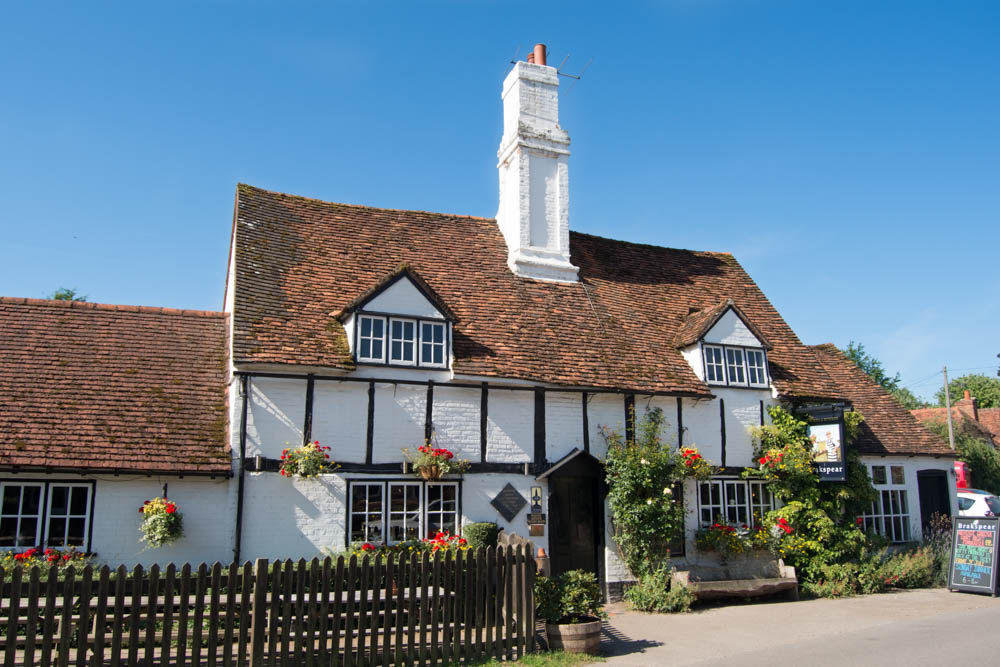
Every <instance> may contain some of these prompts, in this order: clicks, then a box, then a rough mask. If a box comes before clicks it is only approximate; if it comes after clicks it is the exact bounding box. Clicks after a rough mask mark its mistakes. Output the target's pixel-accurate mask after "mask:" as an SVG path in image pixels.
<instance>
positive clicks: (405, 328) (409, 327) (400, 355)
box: [389, 318, 417, 366]
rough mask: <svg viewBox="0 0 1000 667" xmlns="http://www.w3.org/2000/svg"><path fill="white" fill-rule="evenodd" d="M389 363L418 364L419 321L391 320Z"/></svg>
mask: <svg viewBox="0 0 1000 667" xmlns="http://www.w3.org/2000/svg"><path fill="white" fill-rule="evenodd" d="M389 331H390V333H391V336H390V339H389V363H390V364H399V365H401V366H416V365H417V349H416V348H417V323H416V322H415V321H413V320H398V319H396V318H392V319H391V320H389Z"/></svg>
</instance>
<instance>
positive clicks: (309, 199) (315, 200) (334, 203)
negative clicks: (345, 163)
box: [236, 183, 496, 222]
mask: <svg viewBox="0 0 1000 667" xmlns="http://www.w3.org/2000/svg"><path fill="white" fill-rule="evenodd" d="M241 188H245V189H250V190H257V191H258V192H266V193H267V194H271V195H278V196H279V197H289V198H290V199H301V200H302V201H307V202H313V203H316V204H328V205H330V206H347V207H348V208H360V209H367V210H369V211H387V212H390V213H421V214H423V215H443V216H445V217H448V218H465V219H467V220H484V221H487V222H496V218H487V217H484V216H481V215H468V214H465V213H442V212H440V211H424V210H421V209H414V208H385V207H383V206H369V205H367V204H348V203H346V202H338V201H329V200H327V199H320V198H318V197H306V196H305V195H295V194H291V193H288V192H278V191H277V190H268V189H267V188H260V187H257V186H256V185H250V184H249V183H237V184H236V190H237V192H239V191H240V189H241Z"/></svg>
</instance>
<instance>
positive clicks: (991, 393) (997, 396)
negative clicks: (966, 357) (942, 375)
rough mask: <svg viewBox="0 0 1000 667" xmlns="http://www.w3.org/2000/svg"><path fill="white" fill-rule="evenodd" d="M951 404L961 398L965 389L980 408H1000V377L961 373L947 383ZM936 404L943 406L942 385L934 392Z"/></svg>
mask: <svg viewBox="0 0 1000 667" xmlns="http://www.w3.org/2000/svg"><path fill="white" fill-rule="evenodd" d="M948 390H949V391H950V393H951V402H952V404H954V403H955V401H957V400H959V399H960V398H962V395H963V394H964V392H965V391H968V392H969V393H970V394H972V395H973V396H974V397H975V398H976V399H977V400H978V401H979V407H981V408H1000V379H998V378H994V377H989V376H988V375H979V374H977V373H973V374H971V375H963V376H962V377H957V378H955V379H954V380H952V381H951V382H949V383H948ZM936 396H937V401H938V405H940V406H944V404H945V402H944V387H941V388H940V389H938V392H937V394H936Z"/></svg>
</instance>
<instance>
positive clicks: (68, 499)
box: [45, 484, 93, 547]
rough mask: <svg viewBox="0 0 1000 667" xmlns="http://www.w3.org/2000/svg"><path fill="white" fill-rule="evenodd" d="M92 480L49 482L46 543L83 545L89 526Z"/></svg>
mask: <svg viewBox="0 0 1000 667" xmlns="http://www.w3.org/2000/svg"><path fill="white" fill-rule="evenodd" d="M92 490H93V489H92V487H91V485H90V484H51V485H49V493H48V497H49V500H48V506H47V508H46V509H47V511H46V516H47V517H48V518H47V519H46V524H47V526H46V531H45V534H46V537H45V545H46V546H49V547H83V546H85V545H86V544H87V538H88V536H89V529H90V521H89V518H90V495H91V491H92Z"/></svg>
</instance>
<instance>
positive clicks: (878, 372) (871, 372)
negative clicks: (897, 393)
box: [841, 340, 900, 391]
mask: <svg viewBox="0 0 1000 667" xmlns="http://www.w3.org/2000/svg"><path fill="white" fill-rule="evenodd" d="M841 352H843V353H844V354H845V355H847V358H848V359H850V360H851V361H853V362H854V363H856V364H857V365H858V368H860V369H861V370H863V371H864V372H865V374H867V375H868V377H870V378H871V379H872V380H874V381H875V382H877V383H878V384H880V385H882V386H883V387H884V388H885V389H886V390H887V391H894V390H896V389H899V383H900V378H899V373H896V375H894V376H892V377H890V376H889V374H888V373H886V371H885V368H883V367H882V362H881V361H879V360H878V359H876V358H875V357H873V356H872V355H870V354H868V353H867V352H865V346H864V345H862V344H861V343H856V342H854V341H853V340H852V341H851V342H849V343H848V344H847V349H846V350H841Z"/></svg>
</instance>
